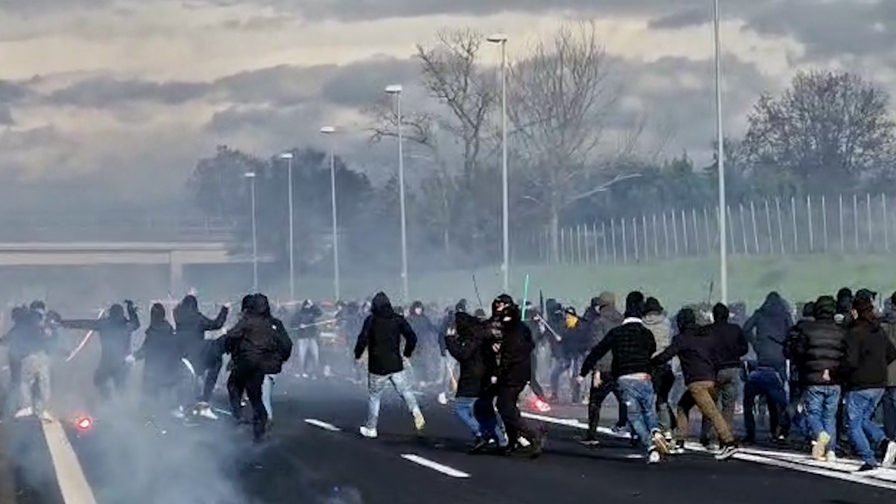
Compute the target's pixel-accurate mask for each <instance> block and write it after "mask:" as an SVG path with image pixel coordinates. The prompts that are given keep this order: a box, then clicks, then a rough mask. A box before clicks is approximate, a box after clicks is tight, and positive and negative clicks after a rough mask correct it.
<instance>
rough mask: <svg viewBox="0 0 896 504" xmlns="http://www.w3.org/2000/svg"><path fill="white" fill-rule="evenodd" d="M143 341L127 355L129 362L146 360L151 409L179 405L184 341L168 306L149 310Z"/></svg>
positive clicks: (146, 396) (145, 378) (145, 380)
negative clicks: (175, 327)
mask: <svg viewBox="0 0 896 504" xmlns="http://www.w3.org/2000/svg"><path fill="white" fill-rule="evenodd" d="M145 333H146V338H145V339H144V340H143V345H141V346H140V348H139V349H138V350H137V351H136V352H134V354H133V355H130V356H128V357H127V359H126V360H127V362H128V363H134V362H136V361H138V360H142V361H143V398H144V400H145V401H146V406H147V409H149V410H150V411H155V410H156V409H157V408H160V407H165V408H174V407H175V406H177V395H176V394H177V386H178V384H179V383H180V381H181V380H180V378H181V377H182V376H183V372H184V370H183V367H182V366H181V363H180V357H181V356H180V345H179V342H178V338H177V335H176V334H175V332H174V327H172V326H171V323H169V322H168V319H167V316H166V313H165V307H164V306H163V305H162V304H161V303H155V304H153V305H152V308H150V310H149V327H147V328H146V331H145Z"/></svg>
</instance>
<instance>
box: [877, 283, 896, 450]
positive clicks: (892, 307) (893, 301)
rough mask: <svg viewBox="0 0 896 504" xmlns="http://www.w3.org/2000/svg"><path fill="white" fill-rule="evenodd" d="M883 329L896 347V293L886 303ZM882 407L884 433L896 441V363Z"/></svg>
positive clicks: (890, 367)
mask: <svg viewBox="0 0 896 504" xmlns="http://www.w3.org/2000/svg"><path fill="white" fill-rule="evenodd" d="M881 328H882V329H883V330H884V332H885V333H886V334H887V337H888V338H890V342H891V343H893V344H894V345H896V292H894V293H893V294H892V295H890V297H889V298H887V299H886V301H885V302H884V312H883V316H882V317H881ZM881 406H882V408H883V411H884V431H886V433H887V437H888V438H890V439H896V362H894V363H890V365H889V366H888V367H887V388H886V390H885V391H884V397H883V399H882V400H881Z"/></svg>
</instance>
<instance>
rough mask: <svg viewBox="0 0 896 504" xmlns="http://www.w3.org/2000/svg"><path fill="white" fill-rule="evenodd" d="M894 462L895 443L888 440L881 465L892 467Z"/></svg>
mask: <svg viewBox="0 0 896 504" xmlns="http://www.w3.org/2000/svg"><path fill="white" fill-rule="evenodd" d="M894 462H896V443H894V442H893V441H890V442H888V443H887V452H886V454H885V455H884V461H883V463H882V465H883V466H884V467H893V463H894Z"/></svg>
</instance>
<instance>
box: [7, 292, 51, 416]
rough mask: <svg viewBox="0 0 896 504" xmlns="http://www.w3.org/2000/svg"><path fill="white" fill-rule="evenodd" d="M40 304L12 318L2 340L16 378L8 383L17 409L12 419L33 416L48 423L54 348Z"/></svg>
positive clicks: (33, 304) (37, 303) (42, 307)
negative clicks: (4, 342) (10, 326)
mask: <svg viewBox="0 0 896 504" xmlns="http://www.w3.org/2000/svg"><path fill="white" fill-rule="evenodd" d="M45 312H46V308H45V307H44V305H43V303H42V302H40V301H36V302H34V303H32V304H31V307H30V308H28V309H23V310H22V311H20V312H19V313H17V314H15V316H14V321H15V322H14V325H13V328H12V329H11V330H10V332H9V333H7V335H6V337H5V341H6V343H7V344H8V345H9V356H10V358H9V359H10V368H12V365H13V363H14V362H15V363H16V364H17V366H18V369H17V370H16V372H17V374H18V376H12V378H14V379H12V380H10V381H11V383H12V384H15V385H16V386H17V387H18V389H17V390H15V392H14V393H13V394H12V395H14V396H17V398H18V400H19V403H20V404H19V406H20V408H19V409H18V411H17V412H16V414H15V416H16V418H21V417H26V416H31V415H33V414H37V415H38V416H39V417H40V418H41V419H42V420H45V421H50V420H52V417H51V416H50V413H49V411H48V408H49V405H50V404H49V403H50V363H51V358H50V356H51V354H52V353H53V350H54V348H55V347H56V341H57V338H56V335H55V332H54V331H52V330H51V329H50V328H49V327H48V326H47V325H46V324H45V320H44V314H45Z"/></svg>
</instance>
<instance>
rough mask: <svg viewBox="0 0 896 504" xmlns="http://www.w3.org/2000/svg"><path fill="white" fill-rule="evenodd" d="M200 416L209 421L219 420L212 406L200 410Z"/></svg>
mask: <svg viewBox="0 0 896 504" xmlns="http://www.w3.org/2000/svg"><path fill="white" fill-rule="evenodd" d="M199 416H201V417H204V418H208V419H210V420H217V419H218V415H216V414H215V412H214V411H212V408H211V406H206V407H204V408H202V409H200V410H199Z"/></svg>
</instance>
